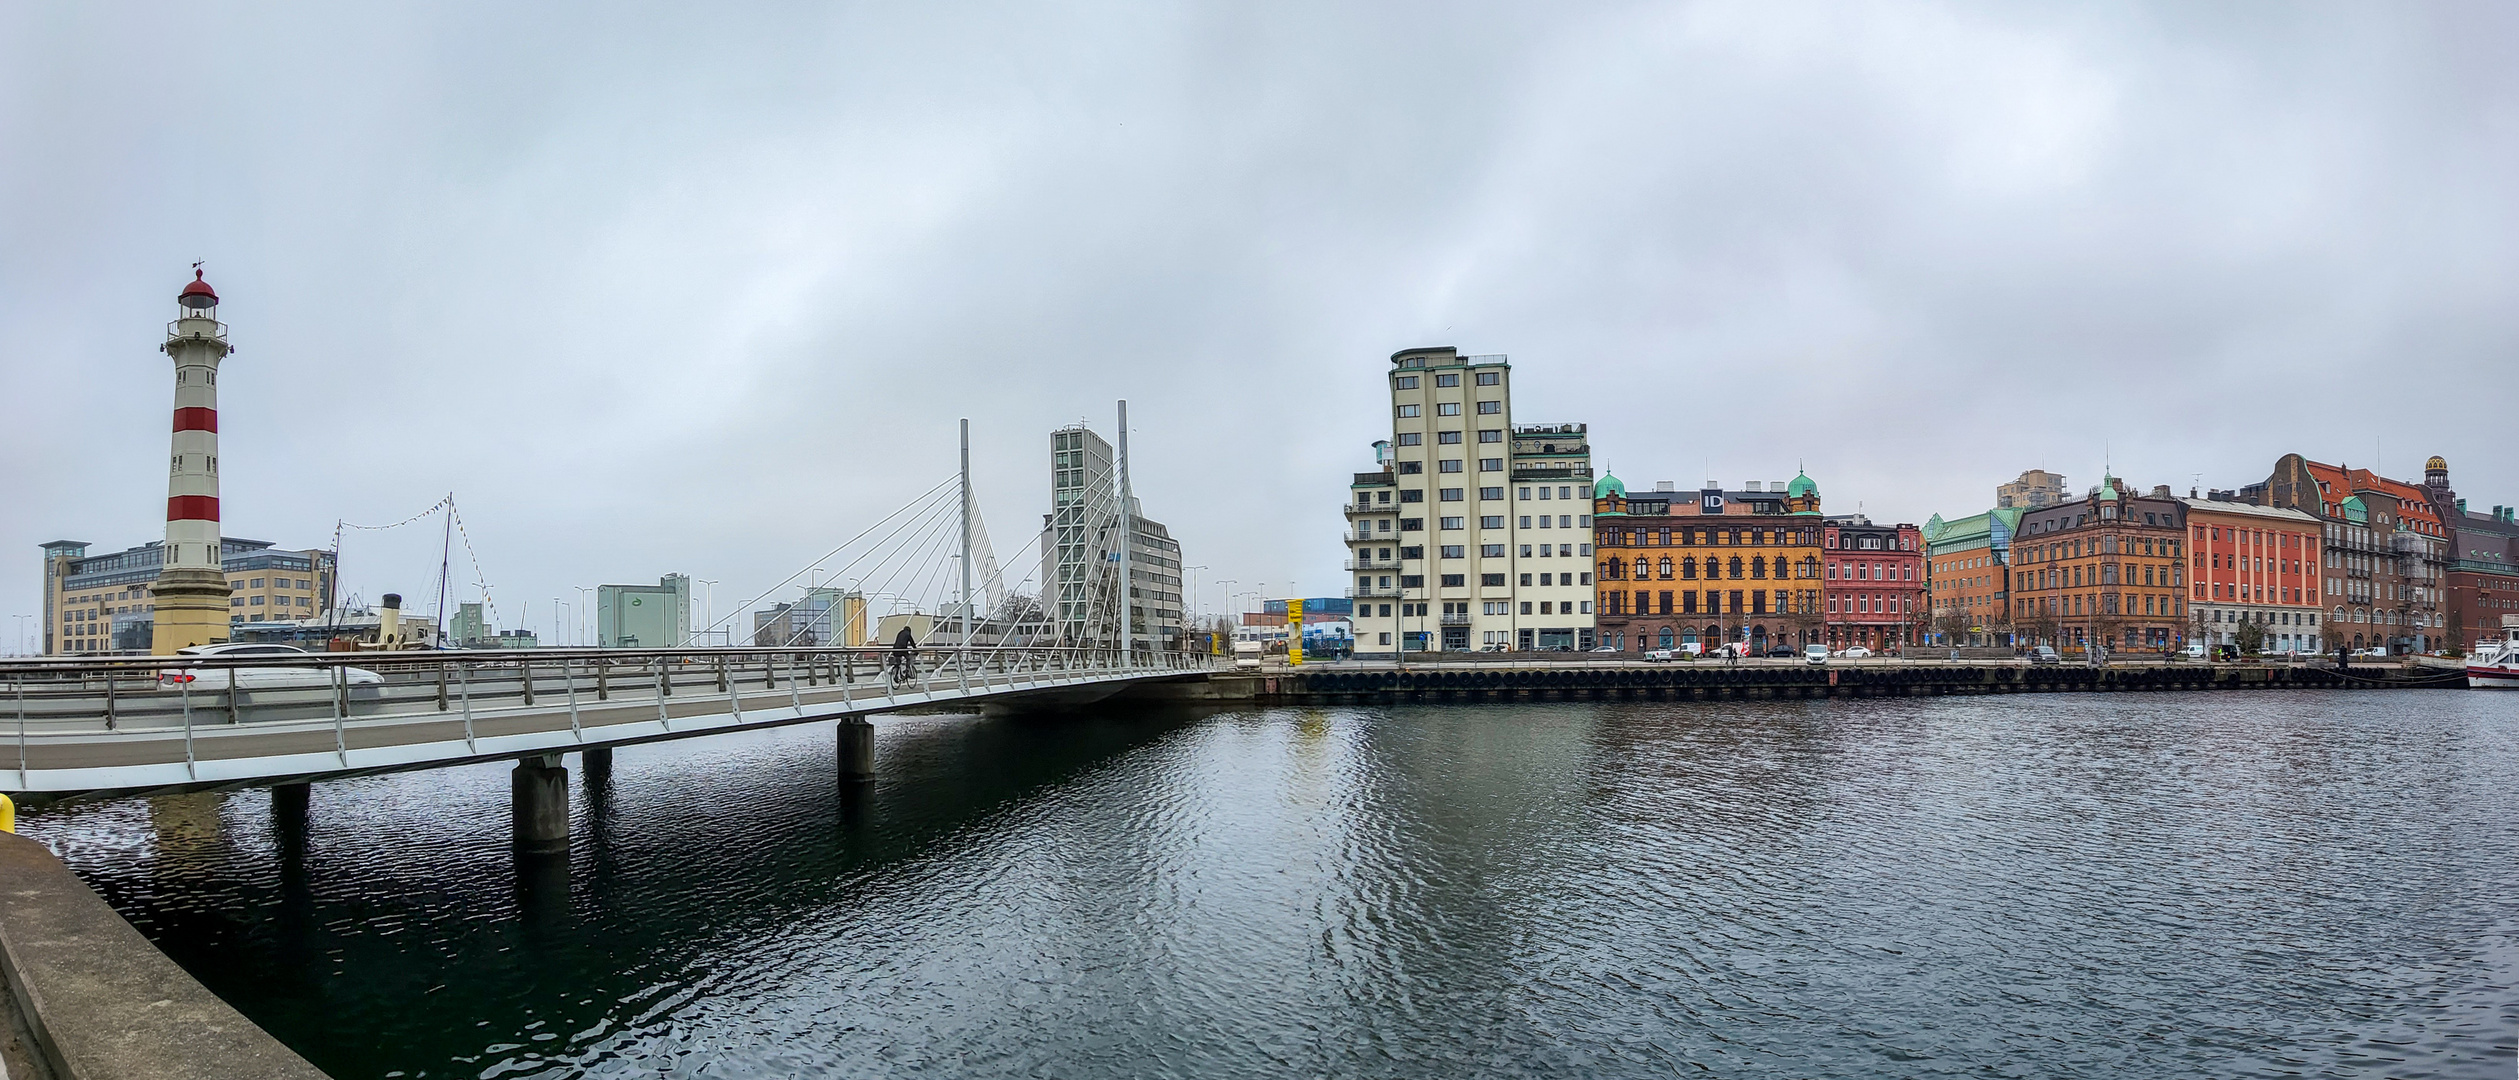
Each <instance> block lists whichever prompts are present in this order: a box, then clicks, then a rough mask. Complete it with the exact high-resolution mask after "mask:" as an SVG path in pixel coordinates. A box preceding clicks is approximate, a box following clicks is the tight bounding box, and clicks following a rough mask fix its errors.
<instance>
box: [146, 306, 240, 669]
mask: <svg viewBox="0 0 2519 1080" xmlns="http://www.w3.org/2000/svg"><path fill="white" fill-rule="evenodd" d="M175 303H176V305H177V312H176V317H175V321H174V322H172V323H168V324H167V327H166V343H165V344H164V345H161V346H158V349H159V351H161V352H163V353H165V354H166V355H167V358H168V359H171V360H173V361H174V362H175V428H174V430H175V434H174V441H173V445H172V447H171V448H170V452H169V454H168V458H167V479H166V548H165V553H166V568H165V570H164V571H162V572H161V573H159V574H158V578H157V583H156V584H155V585H154V586H153V587H152V588H151V590H150V591H151V592H152V593H153V594H154V595H153V598H152V599H153V600H154V602H155V604H156V620H155V621H156V626H155V628H154V629H153V631H152V636H151V639H150V650H151V651H152V652H155V653H156V654H158V655H160V656H165V655H169V654H172V653H174V652H175V651H176V650H178V649H183V648H187V647H190V646H194V645H210V644H215V643H218V642H222V641H226V640H227V635H228V629H227V628H228V596H229V591H230V590H229V588H228V584H227V573H226V571H225V570H223V569H221V563H220V557H219V361H221V360H224V359H226V358H227V353H228V344H227V327H226V325H224V324H222V323H220V322H219V318H218V311H219V294H218V293H217V292H216V291H214V290H212V289H211V288H210V283H209V282H207V281H205V280H203V279H202V275H201V268H200V264H198V263H195V264H194V266H193V272H192V281H191V282H189V283H187V284H186V285H185V286H184V289H183V291H182V292H180V293H178V294H176V296H175Z"/></svg>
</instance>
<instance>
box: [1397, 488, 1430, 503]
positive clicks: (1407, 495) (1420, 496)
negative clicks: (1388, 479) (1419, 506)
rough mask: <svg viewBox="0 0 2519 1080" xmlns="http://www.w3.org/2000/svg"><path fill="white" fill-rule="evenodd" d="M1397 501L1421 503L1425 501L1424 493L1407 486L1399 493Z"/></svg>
mask: <svg viewBox="0 0 2519 1080" xmlns="http://www.w3.org/2000/svg"><path fill="white" fill-rule="evenodd" d="M1399 501H1401V502H1404V503H1421V502H1424V501H1426V493H1425V492H1424V491H1421V490H1419V489H1417V488H1409V489H1408V490H1406V491H1403V492H1400V493H1399Z"/></svg>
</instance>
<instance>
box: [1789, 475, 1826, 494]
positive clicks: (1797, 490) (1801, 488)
mask: <svg viewBox="0 0 2519 1080" xmlns="http://www.w3.org/2000/svg"><path fill="white" fill-rule="evenodd" d="M1818 493H1819V485H1817V484H1814V483H1811V477H1810V474H1809V473H1803V474H1802V475H1800V476H1796V477H1794V478H1793V482H1792V483H1790V484H1786V485H1784V494H1785V497H1786V498H1798V497H1800V496H1803V495H1815V494H1818Z"/></svg>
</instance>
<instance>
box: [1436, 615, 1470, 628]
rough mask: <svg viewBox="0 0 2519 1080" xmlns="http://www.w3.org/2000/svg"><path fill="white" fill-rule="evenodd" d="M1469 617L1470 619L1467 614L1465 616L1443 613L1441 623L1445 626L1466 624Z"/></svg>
mask: <svg viewBox="0 0 2519 1080" xmlns="http://www.w3.org/2000/svg"><path fill="white" fill-rule="evenodd" d="M1469 619H1470V617H1469V616H1467V615H1445V616H1443V625H1445V626H1468V625H1469Z"/></svg>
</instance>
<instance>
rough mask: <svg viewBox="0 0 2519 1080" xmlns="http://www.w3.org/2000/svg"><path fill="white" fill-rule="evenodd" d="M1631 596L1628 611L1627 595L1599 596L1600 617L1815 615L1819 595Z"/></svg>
mask: <svg viewBox="0 0 2519 1080" xmlns="http://www.w3.org/2000/svg"><path fill="white" fill-rule="evenodd" d="M1633 595H1634V600H1633V601H1632V605H1633V609H1632V611H1631V610H1630V603H1631V602H1630V600H1629V599H1628V596H1629V594H1628V593H1625V592H1605V593H1602V594H1601V604H1602V608H1601V614H1603V615H1628V614H1634V615H1695V614H1699V613H1700V612H1702V613H1704V614H1707V615H1721V614H1724V613H1726V612H1729V613H1731V614H1734V615H1768V614H1775V615H1792V614H1800V615H1816V614H1819V592H1818V591H1817V590H1815V589H1777V590H1774V592H1773V593H1770V592H1769V591H1768V590H1765V589H1749V590H1741V589H1733V590H1731V591H1730V592H1729V593H1726V592H1724V591H1723V590H1720V589H1708V590H1706V591H1705V592H1703V593H1699V592H1698V591H1696V590H1694V589H1682V590H1678V591H1676V592H1674V591H1672V590H1669V589H1664V590H1661V591H1659V592H1648V591H1645V590H1642V589H1638V590H1636V591H1635V593H1634V594H1633ZM1727 597H1728V598H1729V599H1730V601H1731V605H1730V606H1729V607H1728V608H1727V607H1725V606H1724V600H1725V599H1726V598H1727ZM1657 605H1658V606H1657Z"/></svg>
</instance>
